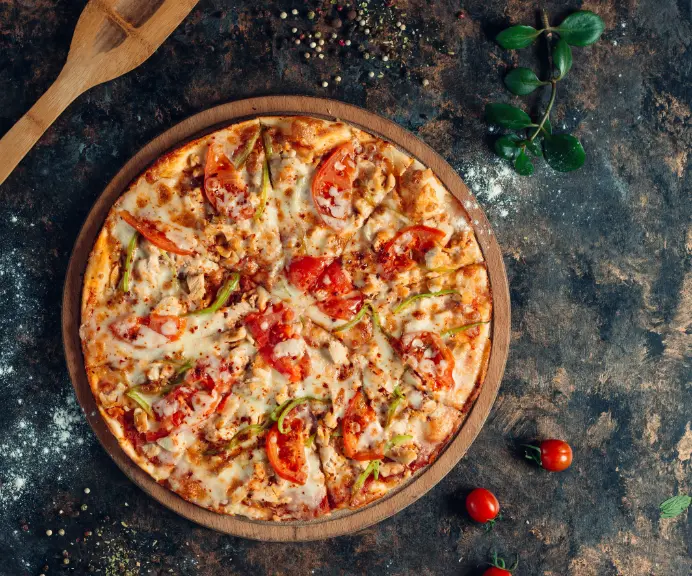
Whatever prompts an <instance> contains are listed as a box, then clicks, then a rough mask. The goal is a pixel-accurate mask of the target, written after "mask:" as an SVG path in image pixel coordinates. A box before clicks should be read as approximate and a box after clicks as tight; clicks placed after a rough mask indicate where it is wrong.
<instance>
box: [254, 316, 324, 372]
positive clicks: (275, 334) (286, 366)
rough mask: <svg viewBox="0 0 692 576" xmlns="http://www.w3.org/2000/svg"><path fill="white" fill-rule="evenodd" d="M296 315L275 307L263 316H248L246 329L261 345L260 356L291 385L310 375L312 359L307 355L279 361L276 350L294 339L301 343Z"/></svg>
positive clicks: (258, 345)
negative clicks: (296, 329)
mask: <svg viewBox="0 0 692 576" xmlns="http://www.w3.org/2000/svg"><path fill="white" fill-rule="evenodd" d="M291 320H293V311H292V310H290V309H288V308H284V306H283V304H274V305H272V306H270V307H269V308H267V310H265V311H264V312H262V313H259V312H255V313H252V314H248V315H247V316H246V318H245V325H246V326H247V328H248V330H250V334H252V337H253V338H254V339H255V341H256V342H257V347H258V348H259V353H260V354H261V355H262V357H263V358H264V359H265V360H266V361H267V363H268V364H269V365H270V366H272V368H274V369H275V370H276V371H277V372H280V373H281V374H283V375H284V376H286V377H287V378H288V381H289V382H299V381H300V380H303V379H304V378H306V377H307V376H308V375H309V374H310V367H311V364H310V356H309V355H308V353H307V352H305V353H303V355H302V356H301V357H300V358H294V357H291V356H283V357H278V358H277V357H276V356H275V354H274V347H275V346H276V345H277V344H279V343H280V342H285V341H286V340H290V339H292V338H295V339H300V338H301V337H300V335H298V334H296V332H295V330H294V329H293V326H292V325H291V324H289V322H291Z"/></svg>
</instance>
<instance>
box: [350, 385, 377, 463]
mask: <svg viewBox="0 0 692 576" xmlns="http://www.w3.org/2000/svg"><path fill="white" fill-rule="evenodd" d="M376 420H377V414H376V412H375V410H374V409H373V408H372V406H370V405H369V404H368V403H367V402H366V400H365V396H363V392H362V391H360V390H358V392H356V395H355V396H354V397H353V398H351V401H350V402H349V404H348V408H347V409H346V413H345V414H344V418H343V421H342V423H341V427H342V430H343V436H344V453H345V454H346V456H347V457H348V458H351V459H353V460H359V461H365V460H377V459H379V458H384V448H383V446H382V444H381V443H380V445H378V446H374V447H372V448H369V449H367V450H360V451H359V450H358V440H359V438H360V436H361V434H363V432H364V431H365V429H366V428H367V427H368V425H369V424H372V423H373V422H375V421H376Z"/></svg>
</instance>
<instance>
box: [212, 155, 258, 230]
mask: <svg viewBox="0 0 692 576" xmlns="http://www.w3.org/2000/svg"><path fill="white" fill-rule="evenodd" d="M204 194H205V195H206V197H207V199H208V200H209V202H210V204H211V205H212V206H213V207H214V209H215V210H216V211H217V212H223V213H224V214H226V215H227V216H229V217H231V218H234V219H238V220H247V219H248V218H252V216H253V215H254V213H255V209H254V208H253V206H252V204H251V203H250V195H249V191H248V188H247V185H246V184H245V182H243V179H242V177H241V175H240V172H238V170H236V168H235V166H233V163H232V162H231V161H230V159H229V158H228V156H226V154H225V152H224V150H223V146H222V145H221V144H219V143H218V142H212V143H211V144H209V150H208V151H207V161H206V164H205V165H204Z"/></svg>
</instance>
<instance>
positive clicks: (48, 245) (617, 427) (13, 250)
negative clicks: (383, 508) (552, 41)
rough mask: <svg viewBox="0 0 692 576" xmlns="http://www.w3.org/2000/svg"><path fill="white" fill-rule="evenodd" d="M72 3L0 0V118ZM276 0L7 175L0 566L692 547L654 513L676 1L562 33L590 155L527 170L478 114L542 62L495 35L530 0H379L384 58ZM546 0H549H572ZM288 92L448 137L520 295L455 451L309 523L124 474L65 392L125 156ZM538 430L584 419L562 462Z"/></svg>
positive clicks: (58, 45) (206, 23) (667, 388)
mask: <svg viewBox="0 0 692 576" xmlns="http://www.w3.org/2000/svg"><path fill="white" fill-rule="evenodd" d="M339 1H341V0H339ZM83 4H84V2H75V1H72V0H4V1H0V86H1V87H2V89H1V90H0V133H4V132H6V131H7V130H8V129H9V128H10V126H11V125H12V124H13V123H14V122H15V121H16V120H17V119H18V118H19V117H20V116H21V115H22V114H23V113H24V112H25V111H26V110H27V109H28V108H29V107H30V105H31V104H33V102H34V101H35V100H36V99H37V98H38V97H39V95H40V94H41V93H42V92H43V91H44V90H45V89H46V88H47V87H48V86H49V85H50V83H51V82H52V81H53V80H54V79H55V77H56V75H57V74H58V72H59V70H60V67H61V65H62V63H63V61H64V59H65V56H66V54H67V49H68V46H69V41H70V37H71V33H72V29H73V27H74V25H75V23H76V21H77V18H78V16H79V13H80V11H81V8H82V6H83ZM232 4H235V6H233V7H231V5H232ZM279 4H280V5H277V6H270V5H269V3H267V2H265V3H263V4H262V5H261V7H260V9H257V8H255V7H254V6H255V5H256V3H255V2H250V1H245V2H235V3H231V2H226V3H224V2H221V1H220V0H216V1H211V0H203V1H202V2H200V4H199V6H198V7H197V9H195V10H194V11H193V12H192V13H191V15H190V17H189V18H188V19H187V20H186V21H185V22H184V23H183V24H182V25H181V27H180V28H179V29H178V30H177V31H176V32H175V33H174V34H173V35H172V36H171V38H169V40H168V41H167V42H166V43H165V44H164V45H163V46H162V47H161V48H160V49H159V50H158V52H157V53H156V54H155V55H154V56H153V57H152V58H151V59H150V60H149V61H148V62H146V63H145V64H144V65H143V66H141V67H140V68H139V69H137V70H135V71H134V72H132V73H130V74H128V75H127V76H125V77H123V78H119V79H117V80H115V81H113V82H110V83H108V84H106V85H104V86H100V87H97V88H95V89H93V90H91V91H90V92H89V93H87V94H86V95H84V96H82V97H81V98H80V99H79V100H78V101H77V102H76V103H75V104H73V105H72V106H71V107H70V108H69V109H68V110H67V111H66V113H65V114H63V116H62V117H61V118H60V119H59V120H58V121H57V122H56V124H55V125H54V126H53V127H52V128H51V129H50V130H49V131H48V132H47V133H46V135H45V136H44V138H43V139H42V140H41V141H40V142H39V144H38V145H37V146H36V147H35V149H34V150H33V151H32V152H31V153H30V154H29V155H28V157H27V158H26V159H25V160H24V161H23V162H22V164H21V166H20V167H19V168H18V169H17V170H16V171H15V172H14V174H13V175H12V176H11V177H10V178H9V179H8V181H7V182H6V183H5V184H4V185H3V186H2V188H0V197H1V198H2V203H3V210H2V213H1V214H0V222H1V227H0V230H1V231H0V391H1V392H2V399H3V409H2V415H1V416H0V573H1V574H8V575H15V574H31V575H37V574H39V573H46V574H63V573H75V574H82V573H86V572H88V571H95V572H96V573H100V574H139V573H142V574H168V573H172V574H190V575H192V574H204V575H207V574H248V573H253V574H255V573H256V574H263V573H267V574H269V573H271V574H313V573H314V574H356V573H358V574H360V573H368V574H409V573H421V574H462V575H476V574H481V573H482V571H483V568H482V563H483V561H484V560H485V559H486V557H487V554H488V552H489V551H490V550H492V549H496V550H498V551H499V552H500V553H501V554H504V555H506V556H507V557H510V558H513V556H514V555H515V554H518V555H519V556H520V558H521V560H520V567H519V569H518V570H517V572H516V574H517V575H524V574H526V575H529V574H531V575H533V574H538V575H546V576H547V575H552V576H557V575H565V574H568V575H570V576H587V575H588V576H591V575H593V576H596V575H598V576H610V575H626V576H630V575H631V576H648V575H656V576H659V575H661V576H667V575H672V576H686V575H689V574H690V573H692V561H691V559H690V556H691V554H690V553H691V551H692V520H691V518H692V514H684V515H682V516H680V517H678V518H677V519H674V520H660V519H659V517H658V504H659V503H660V502H661V501H662V500H663V499H665V498H667V497H669V496H671V495H673V494H677V493H689V492H690V491H691V490H692V485H691V484H692V482H691V477H692V474H691V472H692V459H691V454H692V431H691V429H690V426H691V424H690V420H691V412H692V411H691V410H690V408H691V407H692V392H691V390H692V388H691V387H690V381H691V380H692V378H691V376H692V372H691V369H690V345H691V339H690V332H691V331H692V328H691V326H690V323H691V321H692V270H691V269H690V250H691V249H692V231H691V230H690V216H691V212H692V210H691V207H692V202H691V200H690V189H691V186H690V182H691V179H692V178H691V174H690V168H689V164H688V153H689V151H690V150H691V146H692V130H691V129H690V122H691V121H692V115H691V113H690V106H692V93H691V92H690V86H691V85H692V84H691V83H690V80H691V76H692V74H691V72H692V46H691V43H692V23H691V18H692V14H691V7H690V4H689V2H686V1H683V0H678V1H677V2H676V1H675V0H660V1H655V0H646V1H645V0H639V1H637V0H631V1H629V2H625V1H622V2H619V1H607V0H600V1H599V0H593V1H589V2H584V3H583V5H582V7H583V8H588V9H591V10H594V11H595V12H597V13H599V14H600V15H601V16H602V17H603V18H604V20H605V22H606V25H607V30H606V33H605V34H604V36H603V38H602V39H601V41H600V42H599V43H598V44H597V45H595V46H593V47H591V48H585V49H578V50H575V63H574V68H573V70H572V72H571V73H570V75H569V77H568V79H567V80H566V82H565V83H564V84H565V85H564V87H561V90H560V93H559V95H558V106H557V109H556V115H555V117H554V121H553V124H554V126H555V127H556V131H557V130H563V129H567V130H570V131H574V132H575V133H576V134H577V135H578V136H579V137H580V138H581V139H582V142H583V143H584V147H585V149H586V151H587V163H586V166H585V167H584V168H583V169H582V170H581V171H579V172H577V173H573V174H570V175H558V174H556V173H554V172H552V171H550V170H549V169H548V168H547V167H545V165H543V164H542V163H541V164H540V165H539V167H538V170H537V174H536V175H535V176H533V177H532V178H530V179H521V178H519V177H515V176H512V175H511V173H508V171H506V170H504V169H503V167H502V164H499V163H498V162H497V161H496V160H495V159H494V158H493V157H492V155H491V154H489V153H488V142H489V141H491V138H492V134H491V133H489V131H488V129H487V127H486V125H485V124H484V123H483V121H482V118H481V115H482V108H483V105H484V104H485V103H486V102H488V101H490V100H497V99H501V100H505V101H508V100H509V98H508V96H507V93H506V92H505V91H504V90H503V88H502V84H501V78H502V75H503V74H504V73H505V71H506V70H507V67H508V66H509V65H512V64H516V63H517V62H518V61H521V62H522V63H523V64H524V65H535V62H536V57H537V56H538V54H537V53H534V52H533V51H532V50H526V51H523V52H521V54H520V56H519V59H517V55H516V53H508V52H503V51H502V50H501V49H500V48H499V47H498V46H496V45H495V44H494V43H493V42H492V40H491V39H492V37H493V36H494V35H495V34H496V33H497V32H498V31H499V30H500V29H501V28H502V27H504V26H505V25H507V24H508V23H509V22H524V23H531V24H532V23H534V22H535V13H534V8H535V7H534V6H533V5H532V4H533V3H531V2H525V1H520V0H515V1H512V2H509V3H508V6H507V7H505V5H506V4H507V3H505V2H499V1H495V0H469V1H464V2H463V3H460V2H458V1H454V2H451V1H450V2H425V1H423V0H409V1H408V2H407V1H405V0H399V1H397V2H394V3H393V6H385V3H384V2H383V1H380V0H372V1H371V2H370V4H368V5H367V7H366V11H367V12H368V13H369V15H370V16H369V18H370V22H377V21H378V20H379V17H380V16H382V17H383V23H382V26H383V28H384V30H383V31H382V32H376V31H375V32H373V40H372V41H371V42H370V43H369V44H368V48H367V49H366V50H367V51H368V52H371V53H372V54H373V57H375V56H377V59H375V58H371V59H369V60H366V59H365V58H364V57H363V56H362V55H361V54H360V53H359V52H358V50H357V45H358V44H360V43H361V42H360V41H359V40H358V39H359V38H361V37H362V35H361V34H360V33H355V34H354V35H353V36H352V38H353V44H352V46H351V47H348V46H343V47H340V46H339V45H338V41H337V42H336V43H329V42H327V43H326V45H325V53H326V57H325V58H324V59H323V60H319V59H318V58H317V57H316V54H313V58H311V59H310V60H309V61H308V62H306V61H305V59H304V57H303V52H304V51H305V43H306V42H309V39H304V40H303V42H302V44H301V46H296V45H295V44H294V43H293V35H292V34H291V28H292V27H293V26H297V27H298V28H300V29H301V30H305V31H307V30H309V29H310V28H317V29H320V30H322V31H323V32H331V29H329V28H326V27H325V26H324V25H323V24H322V23H323V21H324V17H320V15H319V14H318V15H317V18H316V20H315V21H314V22H310V21H309V20H308V19H307V18H306V13H307V11H308V10H309V9H315V8H317V7H318V6H319V5H318V3H317V2H315V1H312V2H308V3H304V2H302V1H299V0H295V2H294V3H293V4H289V3H288V2H285V1H284V2H281V3H279ZM388 4H392V3H391V2H389V3H388ZM461 4H463V11H462V12H461V13H460V14H458V13H459V9H460V8H462V6H461ZM325 6H327V7H329V8H330V10H334V7H333V6H330V4H329V2H325ZM294 7H295V8H299V9H300V14H299V16H297V17H294V16H292V15H291V14H290V9H291V8H294ZM547 7H548V8H549V9H552V13H554V14H555V18H556V19H558V18H559V17H561V16H563V15H564V14H565V13H567V12H569V11H570V10H572V9H578V8H579V7H580V4H579V2H574V3H571V4H570V5H566V4H565V3H562V2H548V3H547ZM265 9H266V11H265ZM282 9H285V10H287V11H288V12H289V16H288V19H287V20H283V21H282V20H280V19H279V18H278V14H279V12H280V11H281V10H282ZM341 17H342V19H343V21H344V27H342V28H341V30H339V39H346V38H348V32H347V28H348V27H347V26H346V24H347V22H348V20H347V18H346V17H345V12H342V13H341ZM396 21H400V22H402V23H404V24H405V25H406V31H405V33H402V32H401V30H399V29H397V28H396V26H395V23H396ZM558 21H559V20H558ZM318 23H319V24H318ZM368 27H371V28H373V30H374V28H375V26H374V25H372V24H370V23H369V25H368ZM414 32H416V34H413V33H414ZM403 37H409V38H410V41H409V43H408V44H404V43H403ZM385 40H392V42H393V43H392V44H391V45H389V46H390V60H389V62H387V63H384V62H382V60H381V59H380V57H381V55H382V52H381V51H380V50H379V49H378V45H380V44H381V42H382V41H385ZM333 52H337V54H333ZM450 52H451V54H450ZM371 70H372V71H373V72H375V77H374V78H369V76H368V72H369V71H371ZM380 73H382V76H381V77H380ZM337 74H339V75H341V77H342V82H341V84H339V85H337V84H336V83H335V82H334V80H333V79H334V76H336V75H337ZM424 79H427V80H428V85H426V86H423V80H424ZM324 80H327V81H328V82H329V86H328V87H327V88H322V87H321V82H322V81H324ZM281 93H294V94H299V93H300V94H305V93H306V94H315V95H320V96H328V97H332V98H337V99H341V100H345V101H347V102H351V103H354V104H358V105H361V106H364V107H366V108H368V109H370V110H372V111H375V112H378V113H380V114H382V115H384V116H386V117H389V118H391V119H393V120H395V121H397V122H399V123H400V124H402V125H403V126H405V127H406V128H408V129H410V130H412V131H413V132H415V133H416V134H418V135H419V136H420V137H421V138H423V139H424V140H425V141H426V142H428V143H429V144H431V145H432V146H433V147H435V148H436V149H437V150H438V151H439V152H440V153H441V154H443V155H444V156H445V157H446V158H447V159H448V160H449V161H450V162H451V163H452V165H453V166H454V167H455V168H457V169H458V170H459V171H460V173H461V174H462V175H464V176H465V177H466V180H467V182H468V183H469V184H470V185H471V186H473V187H474V189H475V191H476V193H477V194H478V198H479V201H480V203H481V204H482V206H483V207H484V208H485V209H486V211H487V213H488V215H489V217H490V219H491V221H492V223H493V225H494V227H495V231H496V233H497V236H498V239H499V240H500V243H501V245H502V246H503V249H504V253H505V258H506V264H507V268H508V274H509V280H510V284H511V293H512V306H513V312H514V318H513V324H512V326H513V339H512V348H511V353H510V359H509V363H508V367H507V372H506V376H505V379H504V383H503V387H502V390H501V393H500V397H499V399H498V402H497V404H496V406H495V408H494V410H493V412H492V414H491V416H490V419H489V421H488V424H487V425H486V426H485V428H484V430H483V431H482V433H481V435H480V437H479V438H478V440H477V441H476V442H475V444H474V445H473V446H472V448H471V450H470V451H469V453H468V455H467V457H466V458H464V460H462V462H461V463H460V464H459V465H458V466H457V467H456V468H455V469H454V470H453V471H452V472H451V473H450V474H449V475H448V476H447V478H446V479H445V480H444V481H442V482H441V483H440V484H439V485H438V486H437V487H436V488H434V489H433V490H432V491H431V492H430V493H429V494H428V495H426V496H425V497H423V498H422V499H421V500H420V501H418V502H417V503H416V504H414V505H412V506H411V507H410V508H408V509H407V510H405V511H404V512H402V513H400V514H398V515H397V516H396V517H394V518H392V519H390V520H388V521H385V522H383V523H381V524H380V525H378V526H375V527H373V528H371V529H369V530H366V531H364V532H362V533H360V534H356V535H354V536H350V537H343V538H338V539H335V540H331V541H324V542H315V543H308V544H299V545H297V544H294V545H288V544H286V545H284V544H262V543H256V542H250V541H246V540H240V539H235V538H231V537H227V536H221V535H219V534H216V533H214V532H211V531H209V530H206V529H201V528H198V527H196V526H194V525H192V524H191V523H189V522H187V521H186V520H183V519H181V518H178V517H177V516H175V515H173V514H172V513H171V512H169V511H167V510H165V509H163V508H162V507H161V506H159V505H158V504H157V503H155V502H153V501H152V500H150V499H149V498H148V497H146V496H145V495H144V494H143V493H142V492H141V491H140V490H139V489H137V488H136V487H134V486H133V485H132V484H131V483H130V482H129V481H128V480H127V479H126V478H125V477H124V476H123V475H122V473H121V472H120V471H119V470H118V469H117V468H116V467H115V465H114V464H113V463H112V462H111V461H110V459H109V458H108V457H107V456H106V454H105V452H104V451H103V450H102V449H101V447H100V446H99V445H98V444H97V442H96V441H95V439H94V437H93V434H92V433H91V431H90V429H89V428H88V426H87V425H86V423H85V420H84V419H83V416H82V415H81V413H80V412H79V409H78V408H77V406H76V404H75V400H74V397H73V393H72V390H71V386H70V383H69V380H68V378H67V373H66V369H65V366H64V361H63V356H62V348H61V343H60V334H59V318H60V308H59V305H60V296H61V286H62V282H63V276H64V273H65V268H66V265H67V260H68V257H69V252H70V249H71V246H72V243H73V242H74V239H75V237H76V235H77V231H78V228H79V226H80V225H81V222H82V221H83V219H84V217H85V216H86V214H87V212H88V210H89V208H90V206H91V204H92V203H93V201H94V200H95V199H96V197H97V196H98V195H99V193H100V191H101V190H102V188H103V187H104V185H105V184H106V183H107V182H108V181H109V179H110V178H111V177H112V176H113V175H114V174H115V172H116V171H117V170H118V168H119V167H120V166H121V165H122V164H123V163H124V162H125V161H126V160H127V159H128V158H129V157H130V156H131V155H132V154H133V153H134V152H135V151H137V150H138V149H139V148H140V147H141V146H143V145H144V144H145V143H146V142H147V141H148V140H149V139H151V138H152V137H154V136H155V135H157V134H158V133H160V132H161V131H163V130H165V129H166V128H168V127H170V126H171V125H172V124H174V123H176V122H178V121H180V120H182V119H184V118H186V117H187V116H189V115H191V114H193V113H195V112H198V111H200V110H203V109H205V108H208V107H210V106H212V105H214V104H218V103H221V102H225V101H228V100H234V99H240V98H245V97H248V96H256V95H263V94H281ZM0 161H1V160H0ZM546 436H558V437H563V438H566V439H568V440H570V441H571V443H572V444H573V446H574V448H575V454H576V458H575V463H574V465H573V466H572V468H571V469H570V470H569V471H567V472H565V473H563V474H560V475H550V474H547V473H544V472H542V471H540V470H537V469H536V468H533V467H531V466H530V465H529V464H527V463H526V462H525V461H523V460H522V459H521V457H520V456H519V455H518V454H517V452H516V449H515V446H516V445H517V444H519V443H520V442H521V441H524V440H527V439H533V438H536V437H539V438H540V437H546ZM479 485H482V486H486V487H488V488H490V489H492V490H493V491H494V492H495V493H496V494H497V495H498V497H499V499H500V502H501V503H502V506H503V508H504V518H503V520H502V521H501V522H499V523H498V525H497V526H496V528H495V529H494V530H493V531H492V532H490V533H486V532H485V531H484V530H483V528H482V527H479V526H476V525H472V523H471V522H470V521H469V519H468V517H467V516H466V515H465V513H464V510H463V499H464V496H465V494H466V493H467V492H468V490H469V489H470V488H472V487H474V486H479ZM87 487H88V488H90V492H89V493H85V491H84V489H85V488H87ZM84 506H86V508H85V509H84ZM60 529H62V530H64V531H65V533H64V535H59V533H58V531H59V530H60ZM46 530H52V531H53V535H52V536H50V537H49V536H47V535H46ZM65 559H67V560H68V561H69V563H65V562H64V561H65ZM46 567H47V568H46Z"/></svg>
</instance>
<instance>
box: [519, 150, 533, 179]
mask: <svg viewBox="0 0 692 576" xmlns="http://www.w3.org/2000/svg"><path fill="white" fill-rule="evenodd" d="M514 169H515V170H516V171H517V173H518V174H520V175H521V176H531V174H533V162H531V159H530V158H529V157H528V156H527V155H526V152H525V151H524V150H523V149H522V151H521V152H520V153H519V156H517V158H516V160H514Z"/></svg>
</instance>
